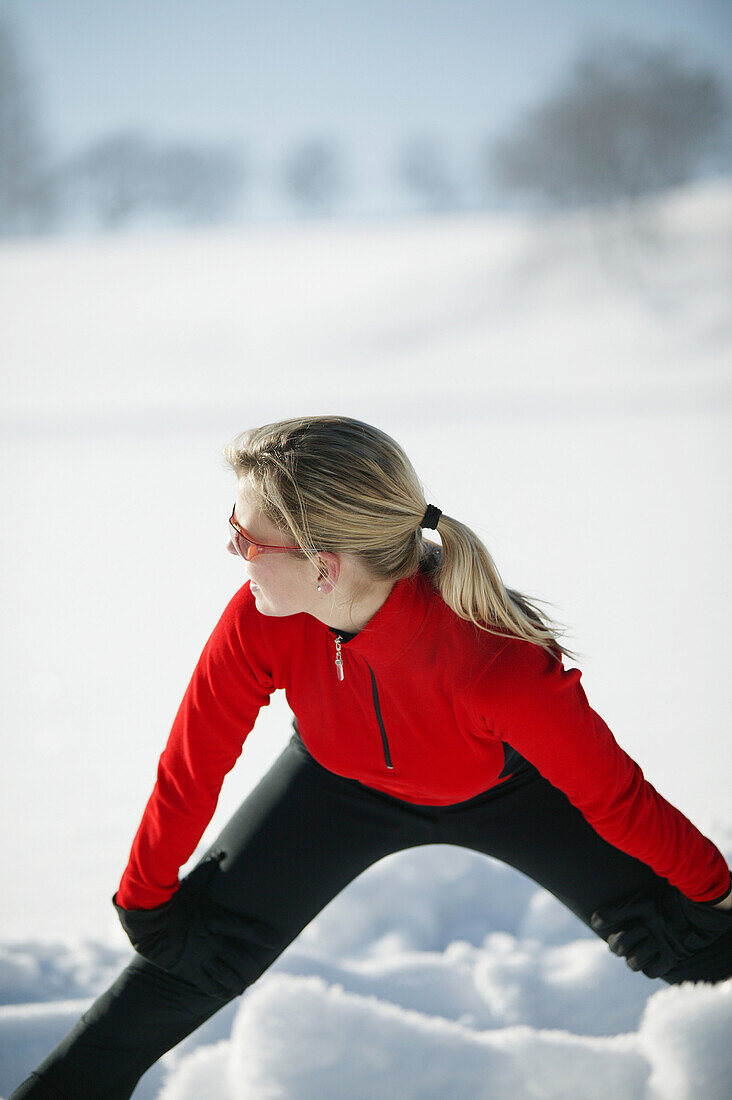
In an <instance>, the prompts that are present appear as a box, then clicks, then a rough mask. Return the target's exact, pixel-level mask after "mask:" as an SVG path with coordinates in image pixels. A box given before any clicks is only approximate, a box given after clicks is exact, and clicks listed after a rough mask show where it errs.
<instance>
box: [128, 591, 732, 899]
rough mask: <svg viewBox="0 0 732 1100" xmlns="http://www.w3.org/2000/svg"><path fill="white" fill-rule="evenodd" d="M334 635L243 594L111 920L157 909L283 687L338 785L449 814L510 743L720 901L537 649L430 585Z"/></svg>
mask: <svg viewBox="0 0 732 1100" xmlns="http://www.w3.org/2000/svg"><path fill="white" fill-rule="evenodd" d="M339 637H340V636H338V635H336V634H335V632H333V631H332V630H331V629H330V628H329V627H327V626H325V625H324V624H323V623H321V622H319V620H317V619H314V618H313V617H312V616H311V615H307V614H305V613H301V614H299V615H291V616H287V617H284V618H275V617H269V616H265V615H262V614H261V613H260V612H259V611H257V608H256V606H255V601H254V597H253V595H252V594H251V592H250V590H249V583H248V582H247V584H245V585H244V586H243V587H242V588H241V589H239V591H238V592H237V593H236V595H235V596H234V597H233V599H232V600H231V601H230V602H229V604H228V606H227V607H226V609H225V610H224V613H223V615H222V616H221V618H220V620H219V622H218V623H217V625H216V627H215V628H214V631H213V633H212V634H211V636H210V638H209V639H208V641H207V643H206V645H205V647H204V649H203V652H202V654H201V656H200V658H199V661H198V663H197V665H196V668H195V670H194V672H193V676H192V678H191V681H190V683H189V685H188V688H187V690H186V693H185V695H184V697H183V701H182V702H181V705H180V708H179V710H178V713H177V715H176V717H175V720H174V722H173V727H172V729H171V732H170V736H169V738H168V742H167V745H166V747H165V749H164V751H163V753H162V755H161V756H160V761H159V765H158V772H157V782H156V784H155V788H154V790H153V792H152V794H151V796H150V799H149V801H148V803H147V806H146V807H145V812H144V814H143V817H142V821H141V823H140V826H139V828H138V830H137V834H136V835H135V839H134V842H133V845H132V850H131V853H130V858H129V862H128V864H127V868H126V869H125V872H124V874H123V876H122V880H121V883H120V886H119V889H118V891H117V894H116V900H117V902H118V904H119V905H121V906H122V907H123V908H126V909H147V908H152V907H154V906H156V905H160V904H162V903H163V902H165V901H167V900H168V899H169V898H170V897H171V896H172V895H173V894H174V893H175V891H176V889H177V887H178V870H179V868H180V867H181V866H182V865H183V864H184V863H186V862H187V860H188V859H189V858H190V856H191V855H192V853H193V852H194V850H195V848H196V846H197V844H198V842H199V840H200V839H201V836H202V834H203V832H204V830H205V828H206V826H207V825H208V823H209V821H210V820H211V818H212V816H213V813H214V810H215V808H216V803H217V800H218V796H219V792H220V789H221V785H222V783H223V780H224V777H225V775H226V774H227V772H229V771H230V770H231V768H233V766H234V764H235V763H236V760H237V758H238V757H239V754H240V753H241V750H242V746H243V744H244V741H245V740H246V737H247V734H248V733H249V731H250V730H251V729H252V727H253V726H254V722H255V720H256V717H257V714H258V713H259V710H260V708H261V707H263V706H267V705H268V703H269V699H270V695H271V694H272V692H273V691H275V690H276V689H277V688H284V689H285V692H286V696H287V701H288V703H289V705H290V708H291V709H292V711H293V713H294V715H295V718H296V721H297V728H298V731H299V733H300V736H301V737H302V739H303V741H304V743H305V745H306V746H307V748H308V749H309V751H310V752H311V753H312V755H313V756H314V757H315V759H316V760H317V761H318V762H319V763H320V764H322V765H323V766H324V767H325V768H328V769H329V770H330V771H333V772H336V773H337V774H338V775H343V776H348V777H349V778H351V779H357V780H359V782H361V783H365V784H366V785H367V786H369V787H374V788H376V789H377V790H380V791H386V792H387V793H388V794H390V795H393V796H395V797H396V798H401V799H404V800H405V801H407V802H414V803H418V804H423V805H435V806H442V805H446V804H448V803H453V802H462V801H463V800H465V799H468V798H472V797H473V796H474V795H476V794H478V793H480V792H481V791H484V790H486V789H487V788H488V787H491V786H493V785H495V784H496V783H498V782H502V781H503V780H502V779H500V778H499V777H500V774H501V771H502V770H503V768H504V762H505V755H504V742H505V743H507V744H508V745H510V746H512V747H513V748H514V749H516V750H517V751H518V752H519V753H520V754H521V755H522V756H523V757H525V758H526V759H527V760H529V761H530V762H531V763H532V764H534V765H535V767H536V768H537V769H538V770H539V771H540V772H541V774H542V775H543V776H544V777H545V778H546V779H548V780H549V782H550V783H552V784H553V785H554V786H555V787H558V788H559V789H560V790H561V791H563V792H564V793H565V794H566V795H567V797H568V798H569V800H570V802H572V803H573V804H574V805H575V806H576V807H577V808H578V809H579V810H580V811H581V813H582V814H583V815H584V816H585V818H586V819H587V821H588V822H589V823H590V825H592V827H593V828H594V829H595V830H596V832H598V833H599V834H600V836H602V837H604V839H605V840H607V841H609V842H610V843H611V844H613V845H615V847H617V848H620V849H621V850H622V851H624V852H627V853H629V854H630V855H632V856H635V857H636V858H637V859H640V860H642V861H643V862H644V863H646V864H648V866H650V867H651V868H653V870H654V871H655V872H656V873H657V874H659V875H661V876H663V877H664V878H666V879H667V880H668V881H669V882H670V883H671V884H672V885H674V886H676V887H678V889H679V890H680V891H681V892H682V893H684V894H685V895H686V896H687V897H689V898H691V899H692V900H693V901H715V900H719V899H721V898H722V897H723V896H724V895H725V894H726V893H727V892H728V890H729V886H730V872H729V869H728V867H727V865H726V862H725V860H724V857H723V856H722V855H721V853H720V852H719V851H718V849H717V848H716V847H715V846H714V845H713V844H712V842H711V841H710V840H708V839H707V838H706V837H704V836H703V835H702V834H701V833H700V832H699V831H698V829H696V828H695V827H694V825H692V824H691V822H690V821H689V820H688V819H687V818H686V817H685V816H684V815H683V814H682V813H681V812H680V811H679V810H677V809H676V808H675V807H674V806H672V805H671V804H670V803H669V802H667V801H666V800H665V799H664V798H663V797H662V796H661V795H660V794H659V793H658V792H657V791H656V790H655V788H654V787H653V786H651V784H650V783H649V782H648V781H647V780H646V779H644V777H643V773H642V771H641V769H640V768H639V766H638V765H637V764H636V763H635V761H634V760H632V759H631V758H630V756H628V754H627V753H626V752H624V751H623V749H621V748H620V746H619V745H618V744H617V742H616V741H615V739H614V737H613V735H612V733H611V732H610V730H609V729H608V727H607V725H606V724H605V722H604V721H603V720H602V718H600V716H599V715H598V714H596V713H595V711H594V710H592V708H591V707H590V705H589V703H588V701H587V698H586V696H585V693H584V691H583V689H582V686H581V684H580V677H581V675H582V673H581V672H580V670H579V669H576V668H572V669H569V670H565V669H564V667H563V665H562V663H561V662H560V661H559V660H557V659H555V658H553V657H551V656H550V655H548V654H547V653H546V652H545V651H544V650H542V649H541V648H540V647H539V646H536V645H533V644H532V643H530V642H524V641H521V640H516V639H510V638H508V637H506V636H505V635H503V634H500V635H496V634H492V633H487V632H486V631H481V630H478V628H476V627H474V626H473V624H472V623H470V622H466V621H465V620H464V619H461V618H459V616H457V615H455V613H454V612H453V611H452V610H451V609H450V608H449V607H448V606H447V604H445V602H444V601H443V600H442V598H441V597H440V595H439V593H438V592H437V591H436V589H435V588H434V587H433V585H432V583H431V582H430V581H429V579H428V577H427V576H425V575H424V574H422V573H419V574H416V575H415V576H414V577H410V578H408V579H407V580H402V581H398V582H397V583H396V584H395V586H394V588H393V589H392V591H391V592H390V594H389V597H388V599H387V600H386V602H385V603H384V604H383V606H382V607H381V608H380V609H379V610H378V611H377V612H376V614H375V615H374V616H373V618H372V619H371V620H370V621H369V622H368V624H367V625H366V626H365V627H364V628H363V629H362V630H360V631H359V632H358V633H357V634H356V635H355V636H354V637H352V638H351V639H350V640H349V641H346V640H344V641H342V642H339ZM338 644H340V647H341V655H342V660H343V665H342V670H343V679H342V680H341V679H339V677H338V675H337V668H336V664H335V660H336V657H337V649H338ZM504 778H505V777H504Z"/></svg>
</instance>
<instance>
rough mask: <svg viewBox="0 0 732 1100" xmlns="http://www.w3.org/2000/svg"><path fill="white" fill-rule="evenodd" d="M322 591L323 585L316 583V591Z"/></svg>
mask: <svg viewBox="0 0 732 1100" xmlns="http://www.w3.org/2000/svg"><path fill="white" fill-rule="evenodd" d="M322 591H323V586H322V585H320V584H319V585H318V592H322Z"/></svg>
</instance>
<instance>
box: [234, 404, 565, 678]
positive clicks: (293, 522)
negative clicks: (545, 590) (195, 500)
mask: <svg viewBox="0 0 732 1100" xmlns="http://www.w3.org/2000/svg"><path fill="white" fill-rule="evenodd" d="M222 454H223V457H224V459H225V460H226V462H227V463H228V465H229V466H230V467H231V468H232V469H233V470H234V472H235V473H236V475H237V477H244V476H247V475H249V476H250V483H251V487H252V489H253V490H254V492H255V493H256V494H257V496H258V497H259V498H260V503H261V509H262V512H263V513H264V515H265V516H266V517H267V518H268V519H269V520H270V522H272V523H273V524H274V525H275V526H276V527H277V528H278V529H279V530H281V531H282V532H283V533H286V534H287V535H288V536H289V537H291V538H292V539H293V540H294V541H295V542H296V543H297V545H298V546H300V548H301V551H302V554H303V555H304V556H305V557H307V558H308V559H309V560H310V561H311V562H312V563H313V564H314V565H315V566H316V568H317V566H318V559H317V551H318V550H323V551H330V552H331V553H340V554H352V555H354V556H355V557H357V558H358V559H359V561H360V563H361V565H362V566H363V567H364V569H365V578H364V581H363V583H362V584H361V585H359V586H358V590H357V591H354V593H353V602H356V601H358V600H360V599H361V598H362V597H363V596H364V595H365V594H366V592H367V591H368V587H369V583H370V580H369V578H370V577H372V578H373V579H375V580H392V581H398V580H401V579H403V578H406V577H411V576H413V575H414V574H416V573H417V572H419V571H420V570H421V571H422V572H423V573H425V574H426V575H427V576H428V577H429V579H430V580H431V582H432V584H433V585H434V587H435V588H436V589H437V591H438V592H439V593H440V595H441V597H442V599H443V600H444V601H445V603H446V604H447V605H448V607H450V608H452V610H453V611H454V612H455V614H456V615H458V616H459V617H460V618H461V619H466V620H469V621H470V622H472V623H473V624H474V626H475V627H476V628H478V629H479V630H487V631H488V632H489V633H492V634H501V635H508V636H509V637H513V638H520V639H523V640H524V641H527V642H532V643H534V644H535V645H538V646H541V647H542V648H543V649H545V650H546V651H547V652H548V653H550V654H551V655H552V656H554V657H556V658H557V659H558V660H560V661H561V658H562V654H565V655H566V656H568V657H570V658H572V659H575V655H574V654H573V653H572V651H571V650H569V649H567V648H566V647H565V646H563V645H561V644H560V643H559V641H558V640H557V639H558V635H559V634H560V633H563V631H561V630H559V629H558V627H557V626H556V624H555V625H554V626H553V627H552V626H550V625H549V624H550V623H553V620H552V619H550V617H549V616H548V615H546V614H543V615H542V613H541V612H539V611H538V610H537V608H536V607H534V606H533V603H532V602H531V601H530V600H529V599H528V598H527V597H526V596H524V595H522V594H521V593H520V592H517V591H515V590H513V589H511V588H507V587H506V586H505V585H504V583H503V581H502V580H501V577H500V574H499V572H498V570H497V568H496V566H495V563H494V561H493V559H492V557H491V555H490V554H489V553H488V550H487V549H486V547H485V546H484V545H483V543H482V542H481V540H480V539H479V538H478V536H477V535H476V534H475V533H474V532H473V531H471V529H470V528H469V527H467V526H466V525H465V524H464V523H461V522H460V521H459V520H457V519H454V518H453V517H452V516H448V515H445V514H444V513H443V514H442V515H441V516H440V517H439V522H438V527H437V529H438V531H439V534H440V537H441V540H442V546H440V545H439V544H438V543H436V542H431V541H429V540H428V539H425V538H424V536H423V534H422V529H421V527H420V522H421V520H422V519H423V517H424V514H425V510H426V508H427V502H426V501H425V496H424V491H423V488H422V485H421V482H420V480H419V478H418V477H417V474H416V472H415V470H414V468H413V466H412V464H411V462H410V461H409V459H408V458H407V456H406V454H405V453H404V451H403V450H402V448H401V447H400V446H399V444H398V443H397V442H396V441H395V440H394V439H392V438H391V436H389V435H387V434H386V433H385V432H383V431H381V430H380V429H379V428H375V427H373V425H371V424H366V423H364V421H362V420H354V419H352V418H351V417H348V416H302V417H293V418H292V419H289V420H280V421H277V422H276V423H274V424H265V425H264V426H263V427H261V428H250V429H249V430H248V431H245V432H242V433H241V434H240V435H237V436H236V437H235V438H234V439H233V440H232V442H231V443H229V444H227V446H226V447H224V449H223V451H222ZM537 602H539V603H545V602H546V601H544V600H538V601H537Z"/></svg>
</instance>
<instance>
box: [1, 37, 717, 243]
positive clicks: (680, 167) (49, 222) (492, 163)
mask: <svg viewBox="0 0 732 1100" xmlns="http://www.w3.org/2000/svg"><path fill="white" fill-rule="evenodd" d="M38 98H39V97H38V89H37V85H36V83H35V81H34V79H33V77H32V74H31V70H30V67H29V66H28V64H27V62H26V59H25V58H24V57H23V55H22V50H21V47H20V44H19V40H18V38H17V35H16V33H15V31H14V29H13V27H12V26H11V24H10V23H9V21H8V20H7V18H6V19H4V20H2V21H0V236H5V237H7V236H18V235H33V234H44V233H52V232H54V231H57V230H59V229H62V228H63V227H64V226H65V225H68V224H70V223H74V224H78V223H79V221H81V222H82V223H86V224H88V225H90V226H92V227H97V228H101V229H115V228H119V227H124V226H129V225H132V224H134V223H135V222H138V221H139V220H140V219H145V218H147V217H149V216H151V215H152V216H160V215H163V216H164V217H165V218H166V219H169V220H171V221H173V222H176V223H181V224H211V223H216V222H222V221H226V220H228V219H231V218H234V217H236V216H237V215H236V211H237V208H238V207H239V208H240V207H241V204H242V202H244V203H245V201H246V193H247V188H248V186H249V185H250V183H251V181H252V168H251V165H249V164H247V162H246V160H245V157H244V156H243V154H242V153H241V152H240V151H239V150H237V149H235V148H233V147H231V146H229V145H225V144H219V145H215V144H205V143H201V142H196V141H188V142H180V141H166V140H161V139H154V138H152V137H151V136H150V135H149V134H146V133H145V132H143V131H141V130H133V129H130V130H125V131H117V132H110V133H109V134H105V135H103V136H101V137H98V138H96V139H94V140H93V141H90V142H88V143H87V144H85V145H84V146H83V147H82V148H80V149H78V150H76V151H74V152H73V153H70V154H67V155H64V156H62V157H58V156H54V154H53V152H52V147H51V143H50V142H49V141H48V140H47V138H46V135H45V133H44V128H43V126H42V123H41V110H40V105H39V102H38ZM731 149H732V143H731V142H730V97H729V89H728V87H727V85H726V83H725V79H724V78H723V76H722V75H720V74H719V73H718V72H716V71H714V70H713V69H711V68H709V67H705V66H702V65H698V64H691V63H689V62H688V61H686V60H685V59H684V57H683V56H681V54H680V52H679V50H678V48H671V47H663V46H657V45H649V44H645V43H641V42H637V41H633V40H632V39H627V38H618V39H615V40H614V41H612V42H609V41H608V40H607V39H603V40H602V41H597V40H596V41H588V42H586V43H585V45H584V46H583V47H582V48H581V50H580V52H579V55H578V57H577V59H576V60H575V62H574V63H573V64H572V65H571V66H570V68H569V70H568V71H567V73H566V74H565V75H564V77H563V78H562V80H561V81H560V82H559V83H558V84H557V85H556V86H555V87H553V88H551V89H550V90H549V91H548V92H547V93H546V94H545V95H544V96H543V97H542V98H541V99H540V100H538V101H537V102H536V103H535V104H534V105H533V106H531V107H528V108H526V109H525V110H524V111H523V112H522V113H521V115H520V116H519V117H518V118H517V119H515V120H514V121H513V123H512V124H511V125H510V126H509V127H508V128H507V130H506V132H505V133H503V134H501V135H499V136H497V137H492V138H486V139H485V140H484V141H483V142H479V143H478V145H477V148H476V152H475V184H476V188H475V190H476V191H477V193H479V194H481V195H483V196H484V203H485V205H489V204H490V203H491V202H492V203H493V204H494V205H495V204H496V203H498V204H499V205H500V203H501V200H503V201H508V202H514V203H515V202H520V203H522V204H523V205H526V206H529V207H531V206H534V207H538V208H544V209H556V208H563V207H564V208H567V207H576V206H588V207H596V206H607V205H609V204H610V205H611V204H613V203H624V204H628V205H632V204H633V203H636V202H638V201H639V200H640V199H642V198H643V197H645V196H647V195H651V194H654V193H657V192H659V191H662V190H665V189H667V188H669V187H673V186H677V185H680V184H683V183H686V182H689V181H691V180H693V179H695V178H697V177H700V176H702V177H703V176H705V175H726V174H728V173H729V171H730V164H731V162H732V155H731ZM347 169H348V166H347V158H346V156H345V154H344V152H343V150H342V149H341V148H340V147H339V145H338V144H337V143H336V142H334V141H331V140H328V139H324V138H323V139H318V138H313V139H310V140H303V141H302V142H300V143H299V144H297V145H295V146H294V147H293V148H291V149H290V150H289V151H288V152H287V153H286V154H285V155H284V156H283V158H282V161H281V163H280V165H279V166H278V171H277V178H276V180H275V186H277V187H278V188H279V189H280V191H281V194H282V196H283V198H284V199H285V200H287V201H289V202H290V203H291V204H292V207H293V209H295V210H297V211H300V212H303V213H318V214H323V215H335V214H337V213H338V209H339V204H341V203H342V202H343V200H344V198H346V197H347V196H348V194H349V186H350V185H349V182H348V170H347ZM390 171H391V172H392V173H393V177H394V179H395V181H396V182H397V183H398V184H399V186H400V187H401V188H402V189H403V190H404V192H405V194H409V195H411V196H412V198H413V200H414V204H415V207H417V208H419V209H422V210H429V211H434V212H449V211H456V210H460V209H463V208H464V207H465V205H466V200H465V189H466V188H465V181H464V180H461V178H460V173H459V171H458V170H457V169H456V165H455V164H454V162H453V161H452V160H451V157H450V155H449V153H448V152H447V151H446V149H445V147H444V145H442V144H441V143H440V141H439V140H438V139H436V138H430V137H415V138H413V139H411V140H408V141H405V142H404V144H403V147H402V148H401V149H399V150H398V152H397V154H396V155H395V157H394V162H393V164H392V165H391V166H390ZM480 201H481V200H480V199H479V200H478V202H479V203H480ZM473 202H474V200H473Z"/></svg>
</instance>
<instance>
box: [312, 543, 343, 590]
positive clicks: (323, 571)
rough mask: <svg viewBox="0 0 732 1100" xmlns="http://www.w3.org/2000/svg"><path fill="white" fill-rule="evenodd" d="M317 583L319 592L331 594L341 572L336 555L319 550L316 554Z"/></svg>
mask: <svg viewBox="0 0 732 1100" xmlns="http://www.w3.org/2000/svg"><path fill="white" fill-rule="evenodd" d="M318 566H319V569H318V581H317V583H318V584H319V585H320V589H321V592H332V591H333V588H334V587H335V585H336V582H337V580H338V577H339V576H340V572H341V563H340V560H339V558H338V555H337V554H332V553H331V552H330V551H329V550H321V551H320V553H319V554H318Z"/></svg>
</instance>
